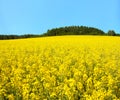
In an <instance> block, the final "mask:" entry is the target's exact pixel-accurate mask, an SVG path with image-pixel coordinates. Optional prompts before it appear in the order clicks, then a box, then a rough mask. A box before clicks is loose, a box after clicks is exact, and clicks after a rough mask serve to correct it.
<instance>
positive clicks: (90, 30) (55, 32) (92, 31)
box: [0, 26, 120, 40]
mask: <svg viewBox="0 0 120 100" xmlns="http://www.w3.org/2000/svg"><path fill="white" fill-rule="evenodd" d="M60 35H109V36H116V35H117V36H120V34H116V33H115V31H114V30H109V31H108V32H107V33H105V32H104V31H102V30H100V29H98V28H94V27H87V26H66V27H60V28H53V29H50V30H48V31H47V32H46V33H43V34H37V35H35V34H25V35H0V40H6V39H21V38H35V37H45V36H60Z"/></svg>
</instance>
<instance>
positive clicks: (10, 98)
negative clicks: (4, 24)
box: [0, 36, 120, 100]
mask: <svg viewBox="0 0 120 100" xmlns="http://www.w3.org/2000/svg"><path fill="white" fill-rule="evenodd" d="M0 100H120V37H113V36H54V37H42V38H30V39H17V40H0Z"/></svg>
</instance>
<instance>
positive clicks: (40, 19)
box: [0, 0, 120, 34]
mask: <svg viewBox="0 0 120 100" xmlns="http://www.w3.org/2000/svg"><path fill="white" fill-rule="evenodd" d="M71 25H79V26H81V25H83V26H91V27H96V28H99V29H101V30H103V31H105V32H107V31H108V30H111V29H112V30H115V31H116V32H117V33H120V0H0V34H28V33H30V34H31V33H32V34H41V33H44V32H46V31H47V30H48V29H51V28H56V27H62V26H71Z"/></svg>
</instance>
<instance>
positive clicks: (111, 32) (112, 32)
mask: <svg viewBox="0 0 120 100" xmlns="http://www.w3.org/2000/svg"><path fill="white" fill-rule="evenodd" d="M108 35H109V36H115V35H116V33H115V31H114V30H109V31H108Z"/></svg>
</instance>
